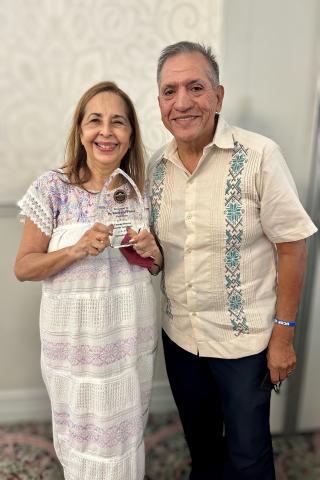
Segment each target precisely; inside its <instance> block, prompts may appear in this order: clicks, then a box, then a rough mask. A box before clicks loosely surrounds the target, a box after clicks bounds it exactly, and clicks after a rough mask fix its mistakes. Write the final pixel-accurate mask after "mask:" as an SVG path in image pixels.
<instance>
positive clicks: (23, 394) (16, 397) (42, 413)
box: [0, 389, 51, 423]
mask: <svg viewBox="0 0 320 480" xmlns="http://www.w3.org/2000/svg"><path fill="white" fill-rule="evenodd" d="M50 419H51V411H50V401H49V398H48V394H47V392H46V390H44V389H30V390H4V391H2V392H0V423H12V422H28V421H34V420H40V421H44V420H50Z"/></svg>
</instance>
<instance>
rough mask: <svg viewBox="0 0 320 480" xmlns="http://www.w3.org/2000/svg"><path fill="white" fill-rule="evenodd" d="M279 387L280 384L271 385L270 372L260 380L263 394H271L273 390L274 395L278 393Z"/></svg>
mask: <svg viewBox="0 0 320 480" xmlns="http://www.w3.org/2000/svg"><path fill="white" fill-rule="evenodd" d="M280 385H281V382H278V383H272V381H271V377H270V371H269V370H268V371H267V373H266V374H265V376H264V377H263V379H262V382H261V384H260V388H261V390H264V391H265V392H271V391H272V390H274V391H275V392H276V393H279V392H280Z"/></svg>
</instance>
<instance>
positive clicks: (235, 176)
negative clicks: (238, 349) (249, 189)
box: [225, 141, 249, 336]
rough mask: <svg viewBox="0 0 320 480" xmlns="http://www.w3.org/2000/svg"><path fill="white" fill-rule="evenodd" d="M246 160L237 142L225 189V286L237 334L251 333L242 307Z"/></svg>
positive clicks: (229, 310)
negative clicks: (241, 269) (241, 252)
mask: <svg viewBox="0 0 320 480" xmlns="http://www.w3.org/2000/svg"><path fill="white" fill-rule="evenodd" d="M246 163H247V152H246V150H245V149H244V147H243V145H241V144H240V143H239V142H237V141H235V142H234V152H233V156H232V159H231V162H230V167H229V174H228V178H227V183H226V190H225V221H226V252H225V285H226V290H227V297H228V298H227V303H228V312H229V315H230V319H231V324H232V329H233V331H234V334H235V335H236V336H238V335H241V334H246V333H249V327H248V325H247V321H246V316H245V313H244V307H243V303H244V301H243V296H242V289H241V273H240V259H241V254H240V248H241V243H242V239H243V215H244V208H243V203H242V189H241V177H242V174H243V170H244V168H245V166H246Z"/></svg>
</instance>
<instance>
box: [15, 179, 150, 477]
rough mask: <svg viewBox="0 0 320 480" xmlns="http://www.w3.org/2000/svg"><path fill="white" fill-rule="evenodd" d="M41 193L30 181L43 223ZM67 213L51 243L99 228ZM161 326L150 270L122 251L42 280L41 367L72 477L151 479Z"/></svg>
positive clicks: (29, 211)
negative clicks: (150, 435) (148, 464)
mask: <svg viewBox="0 0 320 480" xmlns="http://www.w3.org/2000/svg"><path fill="white" fill-rule="evenodd" d="M63 188H65V187H63ZM73 188H75V187H73ZM78 190H80V189H78ZM78 194H81V192H80V193H79V191H78V192H77V195H78ZM85 194H87V192H86V193H85ZM36 195H37V192H36V191H35V190H34V186H33V187H30V189H29V191H28V192H27V194H26V196H25V197H24V199H23V200H22V201H21V202H20V206H21V208H22V212H21V213H22V215H23V216H25V217H29V218H31V219H32V220H33V221H34V222H35V223H36V224H38V226H39V228H41V229H42V230H43V231H45V229H46V226H45V222H44V221H43V220H41V219H39V215H38V216H37V215H35V214H34V210H35V209H34V205H35V204H36V205H39V204H41V199H40V198H36V201H35V202H34V198H33V197H35V196H36ZM51 196H52V195H51ZM60 197H61V195H60ZM62 198H63V196H62ZM42 200H43V198H42ZM55 201H56V203H57V200H55ZM58 203H59V202H58ZM31 206H32V208H31ZM42 206H43V205H42ZM45 208H47V207H45ZM50 208H51V209H53V210H55V209H56V206H54V207H52V205H51V206H50ZM74 210H77V209H74ZM61 218H68V220H69V222H68V223H67V224H65V225H63V224H62V225H59V226H57V227H54V228H53V229H52V233H51V240H50V245H49V251H55V250H59V249H60V248H63V247H65V246H68V245H72V244H74V243H75V242H76V241H77V240H78V239H79V238H80V237H81V236H82V235H83V233H84V232H85V231H86V230H87V229H88V228H90V226H91V224H90V223H85V222H82V223H70V216H69V217H66V216H63V215H62V216H61ZM60 223H61V222H60ZM157 333H158V328H157V325H156V321H155V305H154V294H153V287H152V283H151V279H150V274H149V272H148V270H147V269H144V268H141V267H138V266H134V265H130V264H129V263H128V262H127V260H126V259H125V258H124V256H123V255H122V254H121V252H120V251H119V249H113V248H110V247H109V248H107V249H106V250H105V251H104V252H103V253H101V254H100V255H98V256H97V257H93V256H88V257H86V258H84V259H82V260H80V261H78V262H76V263H74V264H73V265H71V266H70V267H68V268H66V269H65V270H63V271H61V272H60V273H58V274H57V275H55V276H53V277H51V278H49V279H47V280H45V281H44V282H43V293H42V300H41V309H40V336H41V367H42V374H43V378H44V381H45V384H46V387H47V390H48V393H49V397H50V401H51V408H52V425H53V438H54V446H55V450H56V453H57V456H58V458H59V460H60V462H61V464H62V466H63V469H64V476H65V480H142V479H143V478H144V470H145V468H144V465H145V453H144V442H143V432H144V427H145V424H146V421H147V415H148V407H149V402H150V394H151V384H152V377H153V364H154V356H155V351H156V345H157Z"/></svg>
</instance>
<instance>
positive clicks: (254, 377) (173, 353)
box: [162, 332, 275, 480]
mask: <svg viewBox="0 0 320 480" xmlns="http://www.w3.org/2000/svg"><path fill="white" fill-rule="evenodd" d="M162 339H163V347H164V354H165V361H166V368H167V374H168V378H169V382H170V386H171V389H172V393H173V397H174V400H175V402H176V405H177V407H178V411H179V415H180V418H181V423H182V426H183V430H184V434H185V438H186V441H187V444H188V447H189V450H190V455H191V460H192V471H191V475H190V480H274V479H275V472H274V463H273V452H272V443H271V435H270V426H269V415H270V396H271V392H270V391H265V390H263V389H262V388H261V382H262V380H263V378H264V376H265V374H266V372H267V359H266V352H265V351H264V352H261V353H258V354H257V355H251V356H248V357H244V358H240V359H231V360H229V359H221V358H211V357H199V356H198V355H193V354H192V353H189V352H187V351H186V350H184V349H182V348H180V347H179V346H178V345H176V344H175V343H174V342H173V341H172V340H170V338H169V337H168V336H167V335H166V333H165V332H163V333H162Z"/></svg>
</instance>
